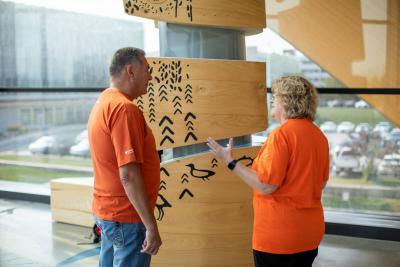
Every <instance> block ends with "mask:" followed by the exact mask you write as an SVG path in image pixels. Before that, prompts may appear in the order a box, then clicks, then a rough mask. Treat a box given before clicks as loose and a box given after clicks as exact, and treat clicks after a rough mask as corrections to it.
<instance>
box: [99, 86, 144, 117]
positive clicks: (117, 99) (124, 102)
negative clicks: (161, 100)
mask: <svg viewBox="0 0 400 267" xmlns="http://www.w3.org/2000/svg"><path fill="white" fill-rule="evenodd" d="M99 101H100V103H101V105H103V106H104V107H107V109H109V110H112V111H113V112H117V113H119V112H134V113H138V112H139V108H138V107H137V106H136V105H135V104H134V103H133V101H130V100H129V99H127V98H126V97H124V96H123V95H122V94H121V93H119V92H118V91H117V90H113V89H112V88H107V89H106V90H104V91H103V92H102V93H101V96H100V98H99Z"/></svg>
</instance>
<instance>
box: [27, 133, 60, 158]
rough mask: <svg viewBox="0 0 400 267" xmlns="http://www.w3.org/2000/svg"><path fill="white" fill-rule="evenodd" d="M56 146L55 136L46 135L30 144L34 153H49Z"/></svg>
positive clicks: (30, 149)
mask: <svg viewBox="0 0 400 267" xmlns="http://www.w3.org/2000/svg"><path fill="white" fill-rule="evenodd" d="M55 147H56V139H55V137H54V136H50V135H44V136H42V137H40V138H39V139H37V140H36V141H34V142H32V143H31V144H29V146H28V149H29V151H30V152H31V153H32V154H49V153H50V152H51V151H53V150H54V149H55Z"/></svg>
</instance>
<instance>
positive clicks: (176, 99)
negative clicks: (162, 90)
mask: <svg viewBox="0 0 400 267" xmlns="http://www.w3.org/2000/svg"><path fill="white" fill-rule="evenodd" d="M180 100H181V98H180V97H179V96H175V97H174V100H172V102H175V101H180Z"/></svg>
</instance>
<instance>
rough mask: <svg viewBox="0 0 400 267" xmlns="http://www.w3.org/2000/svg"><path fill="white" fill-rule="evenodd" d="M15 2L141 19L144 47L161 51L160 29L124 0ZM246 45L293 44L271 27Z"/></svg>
mask: <svg viewBox="0 0 400 267" xmlns="http://www.w3.org/2000/svg"><path fill="white" fill-rule="evenodd" d="M6 1H10V2H15V3H23V4H27V5H35V6H41V7H47V8H52V9H61V10H69V11H74V12H78V13H86V14H92V15H99V16H106V17H112V18H118V19H124V20H131V21H139V22H142V23H143V25H144V33H145V40H144V49H145V50H146V52H148V53H151V52H155V51H159V36H158V29H157V28H155V26H154V21H153V20H150V19H144V18H139V17H134V16H129V15H127V14H126V13H125V12H124V9H123V1H122V0H6ZM246 46H256V47H257V49H258V51H260V52H262V53H273V52H275V53H280V52H282V50H283V49H290V48H292V46H291V45H290V44H289V43H287V42H286V41H285V40H283V39H282V38H280V37H279V36H278V35H277V34H275V33H274V32H272V31H271V30H269V29H264V31H263V32H262V33H260V34H257V35H253V36H249V37H246Z"/></svg>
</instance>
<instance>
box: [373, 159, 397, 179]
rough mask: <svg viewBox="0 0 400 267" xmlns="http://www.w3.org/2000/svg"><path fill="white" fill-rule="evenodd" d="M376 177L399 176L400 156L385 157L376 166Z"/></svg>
mask: <svg viewBox="0 0 400 267" xmlns="http://www.w3.org/2000/svg"><path fill="white" fill-rule="evenodd" d="M378 175H382V176H400V154H390V155H385V156H384V157H383V160H382V161H381V162H380V163H379V165H378Z"/></svg>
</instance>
